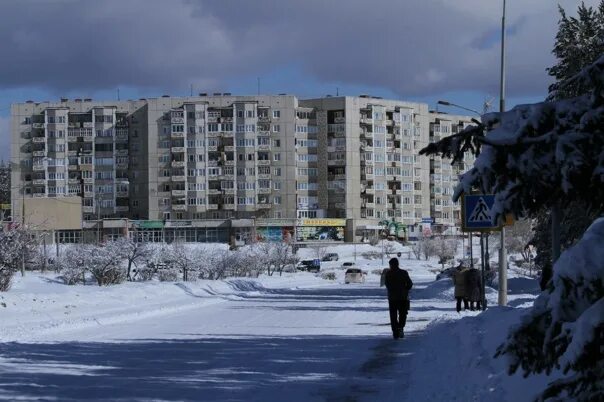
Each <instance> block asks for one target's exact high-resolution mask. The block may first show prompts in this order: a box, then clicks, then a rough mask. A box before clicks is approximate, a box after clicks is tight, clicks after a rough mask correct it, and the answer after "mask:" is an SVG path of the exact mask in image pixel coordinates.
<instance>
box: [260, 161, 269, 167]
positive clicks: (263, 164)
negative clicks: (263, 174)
mask: <svg viewBox="0 0 604 402" xmlns="http://www.w3.org/2000/svg"><path fill="white" fill-rule="evenodd" d="M270 165H271V161H269V160H260V161H258V166H270Z"/></svg>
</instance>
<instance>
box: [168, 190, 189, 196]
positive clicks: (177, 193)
mask: <svg viewBox="0 0 604 402" xmlns="http://www.w3.org/2000/svg"><path fill="white" fill-rule="evenodd" d="M186 195H187V191H186V190H172V196H173V197H184V196H186Z"/></svg>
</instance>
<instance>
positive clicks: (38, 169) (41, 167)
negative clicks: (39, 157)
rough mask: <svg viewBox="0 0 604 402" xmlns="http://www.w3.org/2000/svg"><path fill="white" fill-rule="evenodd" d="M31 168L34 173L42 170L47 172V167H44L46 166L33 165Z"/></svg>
mask: <svg viewBox="0 0 604 402" xmlns="http://www.w3.org/2000/svg"><path fill="white" fill-rule="evenodd" d="M31 168H32V170H34V171H40V170H45V169H46V166H44V165H33V166H32V167H31Z"/></svg>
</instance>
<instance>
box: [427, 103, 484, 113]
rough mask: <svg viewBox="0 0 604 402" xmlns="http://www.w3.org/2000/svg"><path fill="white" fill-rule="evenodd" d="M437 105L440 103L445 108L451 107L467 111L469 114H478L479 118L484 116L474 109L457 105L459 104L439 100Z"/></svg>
mask: <svg viewBox="0 0 604 402" xmlns="http://www.w3.org/2000/svg"><path fill="white" fill-rule="evenodd" d="M436 103H438V104H439V105H443V106H451V107H456V108H459V109H463V110H467V111H468V112H472V113H476V114H477V115H478V116H482V115H481V114H480V113H479V112H478V111H476V110H474V109H470V108H467V107H465V106H461V105H457V104H455V103H452V102H449V101H444V100H439V101H438V102H436Z"/></svg>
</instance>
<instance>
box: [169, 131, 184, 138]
mask: <svg viewBox="0 0 604 402" xmlns="http://www.w3.org/2000/svg"><path fill="white" fill-rule="evenodd" d="M170 136H171V137H172V138H184V136H185V133H184V132H183V131H172V134H171V135H170Z"/></svg>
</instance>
